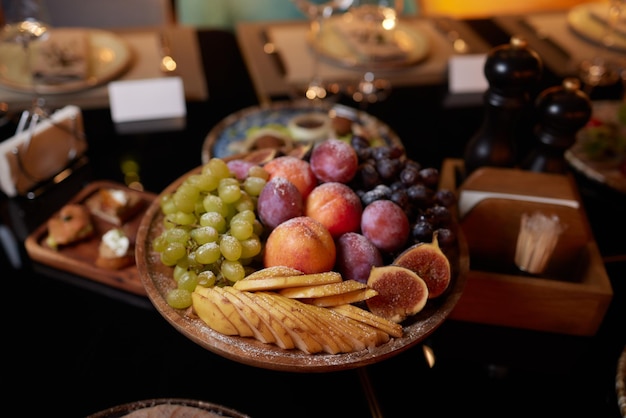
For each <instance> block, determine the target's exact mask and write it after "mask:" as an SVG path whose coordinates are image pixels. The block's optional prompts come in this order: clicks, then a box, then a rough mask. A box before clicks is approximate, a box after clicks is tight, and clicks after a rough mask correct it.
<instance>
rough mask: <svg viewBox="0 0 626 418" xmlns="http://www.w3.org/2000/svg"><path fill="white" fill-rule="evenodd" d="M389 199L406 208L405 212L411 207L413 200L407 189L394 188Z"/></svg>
mask: <svg viewBox="0 0 626 418" xmlns="http://www.w3.org/2000/svg"><path fill="white" fill-rule="evenodd" d="M389 199H390V200H391V201H392V202H395V203H396V204H397V205H398V206H400V207H401V208H402V209H404V211H405V212H406V211H407V209H409V205H410V203H411V201H410V199H409V196H408V194H407V192H406V190H405V189H397V190H393V191H392V192H391V196H390V197H389Z"/></svg>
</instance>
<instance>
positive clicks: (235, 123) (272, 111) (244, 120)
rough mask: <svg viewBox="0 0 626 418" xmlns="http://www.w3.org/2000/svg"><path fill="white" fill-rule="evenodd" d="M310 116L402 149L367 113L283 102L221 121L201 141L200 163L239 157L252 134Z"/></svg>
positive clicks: (398, 141) (242, 111)
mask: <svg viewBox="0 0 626 418" xmlns="http://www.w3.org/2000/svg"><path fill="white" fill-rule="evenodd" d="M310 112H319V113H327V114H328V115H329V116H330V117H331V119H332V118H334V117H336V116H341V117H344V118H348V119H350V120H352V123H353V125H354V126H353V129H352V130H353V131H355V130H363V131H364V132H366V133H367V134H368V135H369V136H370V137H376V138H379V139H380V140H381V144H386V145H396V146H399V147H402V148H404V146H403V145H402V141H401V140H400V138H399V137H398V136H397V134H396V133H395V132H394V131H393V130H392V129H391V128H390V127H389V126H388V125H387V124H386V123H384V122H382V121H380V120H379V119H377V118H376V117H374V116H372V115H370V114H368V113H366V112H363V111H360V110H356V109H353V108H351V107H348V106H344V105H340V104H334V105H333V104H326V105H320V106H313V105H311V103H309V102H291V101H284V102H273V103H271V104H269V105H263V106H252V107H248V108H245V109H242V110H240V111H238V112H235V113H233V114H231V115H229V116H227V117H226V118H224V119H223V120H222V121H221V122H219V123H218V124H217V125H215V127H213V129H211V131H210V132H209V134H208V135H207V137H206V139H205V141H204V144H203V146H202V163H203V164H206V163H207V162H208V161H209V160H210V159H211V158H212V157H216V158H226V157H230V156H232V155H234V154H236V153H238V152H239V150H238V146H239V145H240V143H242V142H243V141H244V140H245V139H246V138H247V137H248V136H249V133H250V131H251V130H254V129H258V128H262V127H267V126H272V125H280V126H282V127H284V128H287V125H288V124H289V121H291V120H292V119H293V118H294V117H296V116H299V115H303V114H306V113H310ZM333 134H334V132H333Z"/></svg>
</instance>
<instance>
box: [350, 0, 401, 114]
mask: <svg viewBox="0 0 626 418" xmlns="http://www.w3.org/2000/svg"><path fill="white" fill-rule="evenodd" d="M403 10H404V0H354V2H353V5H352V7H351V8H350V12H351V13H352V15H353V16H354V17H355V19H358V20H360V21H361V22H363V23H364V27H365V32H366V33H365V37H366V41H367V42H370V41H371V42H374V43H379V42H380V40H381V39H383V40H384V39H388V38H389V37H388V36H387V35H388V34H389V33H390V31H394V30H395V29H396V27H397V24H398V17H399V16H400V15H401V14H402V12H403ZM390 92H391V82H390V81H389V80H387V79H384V78H379V77H377V76H376V75H375V74H374V69H373V68H369V69H367V70H366V71H365V72H364V73H363V76H362V77H361V80H360V81H359V83H358V85H357V86H356V88H355V89H354V91H353V92H352V99H353V100H354V101H355V102H367V103H375V102H378V101H381V100H384V99H385V98H386V97H387V96H388V95H389V93H390Z"/></svg>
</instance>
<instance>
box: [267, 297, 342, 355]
mask: <svg viewBox="0 0 626 418" xmlns="http://www.w3.org/2000/svg"><path fill="white" fill-rule="evenodd" d="M276 303H280V304H282V305H283V306H284V307H285V308H286V309H290V310H292V311H294V312H298V314H299V315H300V316H301V318H302V320H303V321H304V322H305V323H306V324H307V325H308V326H309V327H310V328H311V329H312V330H313V331H314V333H315V336H316V338H318V340H319V341H320V343H322V345H323V346H324V351H325V352H326V353H329V354H337V353H348V352H351V351H352V344H351V343H350V342H349V341H347V340H346V339H345V338H344V337H343V334H342V333H340V332H338V331H337V330H336V328H335V327H333V326H328V324H326V323H325V322H324V321H323V320H322V319H321V318H320V317H319V315H315V314H314V313H313V312H311V311H310V310H309V309H307V308H306V307H305V306H303V305H304V304H303V303H302V302H299V301H297V300H295V299H290V298H286V297H284V296H281V297H277V298H276Z"/></svg>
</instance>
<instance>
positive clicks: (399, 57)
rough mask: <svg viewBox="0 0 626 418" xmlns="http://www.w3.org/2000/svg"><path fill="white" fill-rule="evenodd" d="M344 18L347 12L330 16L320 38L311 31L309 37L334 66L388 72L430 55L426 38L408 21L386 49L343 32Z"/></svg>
mask: <svg viewBox="0 0 626 418" xmlns="http://www.w3.org/2000/svg"><path fill="white" fill-rule="evenodd" d="M346 19H350V14H349V13H346V14H344V15H341V16H336V17H332V18H330V19H329V20H328V21H327V22H326V23H325V24H324V25H323V29H322V32H321V34H320V35H319V36H316V33H315V32H314V31H310V32H309V34H308V36H309V43H310V44H311V45H312V46H313V48H314V49H315V50H316V51H317V52H318V53H319V54H320V56H321V57H322V58H326V59H327V60H330V61H332V62H333V63H335V64H338V65H340V66H343V67H347V68H351V69H356V70H367V71H371V70H389V69H396V68H404V67H408V66H411V65H415V64H417V63H419V62H421V61H423V60H424V59H426V58H427V57H428V55H429V53H430V40H429V38H428V35H426V34H425V33H423V32H422V31H421V30H420V29H419V28H417V27H415V26H414V25H411V24H410V23H408V22H403V21H402V20H400V21H399V22H398V24H397V26H396V30H395V32H394V33H393V36H391V37H389V39H388V40H387V41H386V42H387V45H386V46H385V45H371V43H372V42H373V43H376V41H375V40H372V41H371V42H369V43H370V46H367V43H364V42H361V41H359V40H358V37H357V38H355V37H354V36H350V32H348V31H346V27H347V25H346V22H345V20H346Z"/></svg>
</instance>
